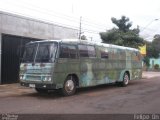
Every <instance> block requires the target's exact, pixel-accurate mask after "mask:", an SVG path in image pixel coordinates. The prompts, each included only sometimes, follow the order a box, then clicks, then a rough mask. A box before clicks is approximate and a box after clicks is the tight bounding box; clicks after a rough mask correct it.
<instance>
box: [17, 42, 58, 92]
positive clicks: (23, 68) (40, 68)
mask: <svg viewBox="0 0 160 120" xmlns="http://www.w3.org/2000/svg"><path fill="white" fill-rule="evenodd" d="M57 48H58V43H57V42H53V41H46V42H45V41H44V42H31V43H28V44H27V45H26V48H25V52H24V55H23V58H22V62H21V65H20V82H21V85H22V86H26V87H31V88H35V89H36V90H37V91H38V92H46V91H47V89H53V88H54V87H55V85H53V82H52V73H53V68H54V60H55V55H56V52H57Z"/></svg>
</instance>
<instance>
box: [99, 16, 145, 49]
mask: <svg viewBox="0 0 160 120" xmlns="http://www.w3.org/2000/svg"><path fill="white" fill-rule="evenodd" d="M111 21H112V23H114V24H115V25H116V26H117V27H118V28H112V29H110V30H108V31H106V32H101V33H100V37H101V39H102V41H103V43H109V44H115V45H120V46H127V47H134V48H138V47H139V46H141V45H144V40H143V38H141V37H140V36H139V32H140V30H139V27H137V28H134V29H130V28H131V26H132V23H131V22H129V18H127V17H125V16H122V17H121V19H119V20H117V19H116V18H114V17H113V18H111Z"/></svg>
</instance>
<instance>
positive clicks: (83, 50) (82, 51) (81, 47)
mask: <svg viewBox="0 0 160 120" xmlns="http://www.w3.org/2000/svg"><path fill="white" fill-rule="evenodd" d="M78 48H79V54H80V57H89V56H88V50H87V46H86V45H78Z"/></svg>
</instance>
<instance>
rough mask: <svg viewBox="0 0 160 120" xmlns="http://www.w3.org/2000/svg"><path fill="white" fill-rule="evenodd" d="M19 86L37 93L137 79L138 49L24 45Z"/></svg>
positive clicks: (123, 83) (65, 42)
mask: <svg viewBox="0 0 160 120" xmlns="http://www.w3.org/2000/svg"><path fill="white" fill-rule="evenodd" d="M19 77H20V84H21V85H22V86H26V87H31V88H34V89H35V90H36V91H37V92H39V93H44V92H47V91H49V90H61V92H62V93H63V95H64V96H70V95H73V94H75V92H76V89H77V88H81V87H89V86H96V85H101V84H109V83H117V84H118V85H120V86H127V85H128V84H129V81H130V80H136V79H141V77H142V58H141V54H140V52H139V50H138V49H135V48H129V47H123V46H117V45H112V44H104V43H97V42H92V41H91V42H89V41H85V40H72V39H64V40H44V41H35V42H30V43H28V44H26V46H25V51H24V54H23V58H22V61H21V65H20V75H19Z"/></svg>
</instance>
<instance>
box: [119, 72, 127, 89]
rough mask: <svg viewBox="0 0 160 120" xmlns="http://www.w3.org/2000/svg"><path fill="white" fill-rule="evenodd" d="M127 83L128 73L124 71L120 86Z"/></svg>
mask: <svg viewBox="0 0 160 120" xmlns="http://www.w3.org/2000/svg"><path fill="white" fill-rule="evenodd" d="M128 83H129V75H128V73H126V72H125V73H124V75H123V81H122V82H121V86H122V87H126V86H127V85H128Z"/></svg>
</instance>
